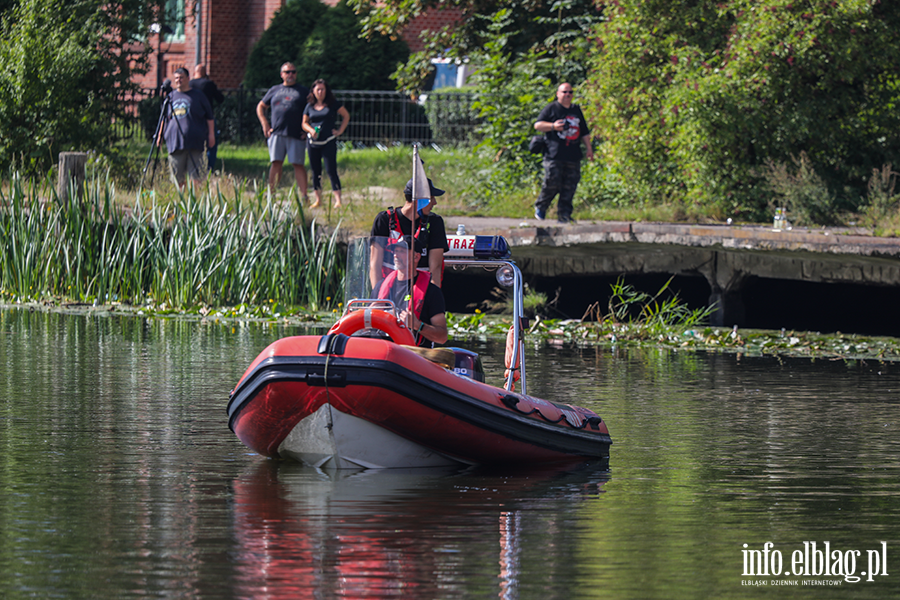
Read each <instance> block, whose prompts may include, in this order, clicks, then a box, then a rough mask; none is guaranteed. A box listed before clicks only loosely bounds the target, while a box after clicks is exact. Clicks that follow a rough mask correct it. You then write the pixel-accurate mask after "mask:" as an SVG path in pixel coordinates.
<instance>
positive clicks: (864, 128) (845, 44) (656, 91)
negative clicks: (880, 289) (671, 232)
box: [590, 0, 900, 218]
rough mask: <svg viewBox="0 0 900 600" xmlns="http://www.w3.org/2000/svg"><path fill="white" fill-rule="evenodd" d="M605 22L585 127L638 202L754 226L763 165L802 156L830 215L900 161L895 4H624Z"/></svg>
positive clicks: (763, 204)
mask: <svg viewBox="0 0 900 600" xmlns="http://www.w3.org/2000/svg"><path fill="white" fill-rule="evenodd" d="M607 17H608V19H607V21H606V22H605V23H603V25H602V26H601V27H600V29H599V32H598V33H599V35H598V39H599V47H598V50H599V51H598V52H597V54H596V60H595V61H594V66H595V69H594V70H593V71H592V74H591V76H590V84H591V93H592V98H593V100H594V106H595V110H594V112H593V115H592V116H593V117H594V122H595V123H596V124H597V125H598V126H599V130H600V131H599V132H600V133H601V134H602V135H603V137H604V138H605V139H606V144H605V147H604V149H605V154H606V156H607V158H608V159H609V160H611V161H612V162H613V164H614V165H615V168H616V169H617V170H618V173H619V175H620V177H621V178H622V179H623V180H626V181H628V182H629V183H631V184H632V185H633V186H634V187H635V190H636V195H637V196H643V197H651V198H656V199H658V200H666V199H668V200H672V201H676V202H683V203H686V204H696V205H698V206H704V207H706V210H707V211H708V210H709V209H710V208H712V209H713V211H714V212H715V211H717V212H720V213H721V214H723V215H724V214H728V215H732V214H735V215H738V216H743V217H749V218H763V215H764V214H766V213H767V206H768V204H769V199H770V197H771V192H772V187H771V186H770V184H769V183H768V182H767V180H766V172H767V165H769V166H770V167H771V165H773V164H790V163H792V162H793V161H796V160H799V157H800V156H801V153H802V154H803V155H804V156H805V157H807V158H806V159H805V160H808V165H809V168H811V169H814V170H815V172H816V173H817V174H818V176H820V177H821V178H822V179H823V180H824V181H825V182H827V184H828V185H827V189H828V190H830V194H831V199H830V200H829V202H831V205H832V206H831V212H832V214H835V213H836V211H839V210H841V209H844V208H855V207H856V203H857V202H858V200H859V198H860V195H861V194H862V193H863V191H864V189H865V179H866V178H867V177H868V175H869V174H870V173H871V172H872V170H873V169H874V168H877V167H880V166H881V165H882V164H884V163H888V162H893V163H897V161H898V160H900V127H898V126H900V114H898V111H897V105H898V101H900V78H898V75H900V67H898V65H900V45H898V44H897V34H896V32H897V31H898V27H900V6H898V5H897V4H896V3H886V2H879V1H878V0H860V1H856V0H854V1H850V0H805V1H792V0H763V1H760V0H733V1H730V2H700V3H697V2H694V1H691V0H682V1H678V0H665V1H663V0H655V1H646V0H643V1H639V0H620V1H618V2H616V3H615V6H614V7H613V8H611V9H610V10H609V11H608V12H607ZM768 171H769V172H772V169H771V168H769V169H768Z"/></svg>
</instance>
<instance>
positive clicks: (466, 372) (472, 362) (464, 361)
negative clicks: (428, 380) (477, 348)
mask: <svg viewBox="0 0 900 600" xmlns="http://www.w3.org/2000/svg"><path fill="white" fill-rule="evenodd" d="M447 350H452V351H453V355H454V356H455V357H456V361H455V364H454V366H453V372H454V373H458V374H459V375H463V376H465V377H469V378H471V379H474V380H475V381H480V382H482V383H484V367H483V366H481V357H480V356H478V353H477V352H472V351H471V350H466V349H465V348H447Z"/></svg>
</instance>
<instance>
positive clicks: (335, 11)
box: [295, 0, 409, 90]
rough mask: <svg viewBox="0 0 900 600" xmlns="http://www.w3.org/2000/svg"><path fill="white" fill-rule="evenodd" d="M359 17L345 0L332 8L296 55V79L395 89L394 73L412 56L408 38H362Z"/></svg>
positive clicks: (338, 85)
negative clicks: (392, 76) (405, 39)
mask: <svg viewBox="0 0 900 600" xmlns="http://www.w3.org/2000/svg"><path fill="white" fill-rule="evenodd" d="M361 32H362V27H361V25H360V22H359V17H358V16H357V15H356V14H355V13H354V12H353V10H351V9H350V8H349V7H348V6H347V2H346V0H342V2H341V3H340V4H338V5H337V6H335V7H334V8H331V9H329V10H328V11H327V12H326V13H325V14H324V15H323V16H322V17H321V18H320V19H319V20H318V22H317V23H316V26H315V28H314V29H313V31H312V33H311V34H310V35H309V37H308V38H307V39H306V42H305V43H304V44H303V45H302V47H301V48H300V51H299V52H298V53H297V54H296V55H295V56H296V64H297V81H300V82H301V83H303V84H304V85H307V86H309V85H311V84H312V82H313V81H315V80H316V79H324V80H325V81H327V82H328V85H330V86H331V88H332V89H334V90H393V89H394V83H393V81H391V77H390V76H391V73H393V72H394V70H395V69H396V68H397V66H398V65H399V64H400V63H402V62H404V61H405V60H406V59H407V58H408V57H409V48H408V47H407V45H406V42H404V41H402V40H400V39H397V40H391V39H390V38H389V37H387V36H384V35H378V34H373V35H372V36H371V37H369V38H367V39H363V38H360V37H359V36H360V34H361Z"/></svg>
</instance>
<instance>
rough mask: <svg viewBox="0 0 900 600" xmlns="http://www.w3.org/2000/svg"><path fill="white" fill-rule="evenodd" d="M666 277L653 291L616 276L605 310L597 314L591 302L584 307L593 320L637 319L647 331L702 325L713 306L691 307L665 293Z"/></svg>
mask: <svg viewBox="0 0 900 600" xmlns="http://www.w3.org/2000/svg"><path fill="white" fill-rule="evenodd" d="M670 283H672V279H671V278H670V279H669V280H668V281H667V282H666V283H665V284H664V285H663V286H662V287H661V288H660V289H659V291H658V292H656V293H655V294H652V295H651V294H648V293H647V292H641V291H638V290H636V289H634V287H633V286H631V285H629V284H626V283H625V281H624V280H623V279H622V278H621V277H620V278H619V279H618V280H617V281H616V283H614V284H613V285H612V286H610V287H611V291H612V293H611V295H610V297H609V307H608V309H609V312H608V313H606V314H605V315H602V314H600V311H599V307H598V306H597V305H596V304H595V305H594V306H592V307H591V308H589V309H588V315H590V316H592V317H593V318H594V320H596V321H601V322H609V323H619V324H622V323H628V324H634V323H639V324H641V325H643V326H644V327H646V328H647V329H649V330H650V331H651V332H652V331H653V330H655V329H659V328H668V327H696V326H698V325H702V324H703V323H704V322H706V320H707V319H708V318H709V315H710V314H712V312H713V310H714V309H713V307H705V308H699V309H694V310H691V309H689V308H688V307H687V305H686V304H684V302H683V301H682V300H681V299H680V298H679V297H678V294H671V293H670V294H667V293H666V290H668V288H669V284H670Z"/></svg>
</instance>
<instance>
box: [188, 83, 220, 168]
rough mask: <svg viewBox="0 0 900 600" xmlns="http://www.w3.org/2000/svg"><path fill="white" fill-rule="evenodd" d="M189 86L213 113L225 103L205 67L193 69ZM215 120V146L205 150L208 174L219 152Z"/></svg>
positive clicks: (214, 166) (214, 164)
mask: <svg viewBox="0 0 900 600" xmlns="http://www.w3.org/2000/svg"><path fill="white" fill-rule="evenodd" d="M190 85H191V89H192V90H199V91H201V92H203V94H204V95H205V96H206V99H207V100H209V105H210V106H211V107H212V109H213V113H215V112H216V105H217V104H221V103H222V102H224V101H225V96H223V95H222V92H220V91H219V86H217V85H216V83H215V82H214V81H213V80H212V79H210V78H209V77H208V76H207V75H206V66H205V65H197V66H196V67H194V78H193V79H191V81H190ZM215 120H216V119H215V117H213V124H214V125H213V130H214V131H215V134H216V135H215V137H216V145H215V146H210V147H207V148H206V165H207V168H208V169H209V170H210V172H212V171H214V170H215V168H216V154H217V153H218V150H219V130H218V123H215Z"/></svg>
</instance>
